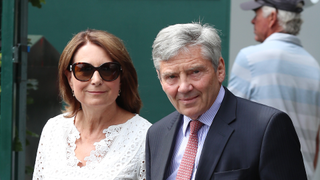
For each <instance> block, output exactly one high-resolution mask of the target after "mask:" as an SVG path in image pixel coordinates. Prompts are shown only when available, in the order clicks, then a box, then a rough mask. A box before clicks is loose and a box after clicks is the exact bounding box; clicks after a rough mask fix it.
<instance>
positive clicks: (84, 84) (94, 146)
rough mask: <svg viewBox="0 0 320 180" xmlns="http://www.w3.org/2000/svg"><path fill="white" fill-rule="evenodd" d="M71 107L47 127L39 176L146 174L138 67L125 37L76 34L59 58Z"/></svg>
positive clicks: (121, 176) (122, 176) (65, 96)
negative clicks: (123, 41) (133, 61)
mask: <svg viewBox="0 0 320 180" xmlns="http://www.w3.org/2000/svg"><path fill="white" fill-rule="evenodd" d="M59 88H60V94H61V97H62V99H63V101H64V102H65V103H66V106H65V112H64V113H63V114H60V115H58V116H56V117H54V118H51V119H49V121H48V122H47V123H46V125H45V127H44V128H43V131H42V133H41V138H40V142H39V147H38V152H37V158H36V163H35V168H34V174H33V179H34V180H39V179H68V180H71V179H77V180H78V179H90V180H92V179H96V180H98V179H99V180H100V179H106V180H111V179H112V180H113V179H131V180H138V179H139V180H143V179H145V175H146V174H145V135H146V132H147V130H148V128H149V126H150V125H151V124H150V123H149V122H148V121H147V120H146V119H144V118H142V117H141V116H139V115H138V113H139V111H140V108H141V105H142V103H141V99H140V96H139V94H138V80H137V73H136V71H135V69H134V66H133V63H132V61H131V58H130V56H129V54H128V52H127V50H126V48H125V47H124V44H123V43H122V41H121V40H120V39H119V38H117V37H115V36H114V35H112V34H110V33H108V32H105V31H100V30H92V29H88V30H86V31H83V32H80V33H78V34H77V35H75V36H74V37H73V38H72V39H71V41H70V42H69V43H68V44H67V46H66V47H65V49H64V50H63V52H62V54H61V57H60V61H59Z"/></svg>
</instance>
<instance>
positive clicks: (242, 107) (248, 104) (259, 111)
mask: <svg viewBox="0 0 320 180" xmlns="http://www.w3.org/2000/svg"><path fill="white" fill-rule="evenodd" d="M237 112H238V115H239V114H250V115H251V116H262V115H263V116H265V117H269V116H272V115H274V114H282V113H284V112H283V111H280V110H279V109H276V108H274V107H271V106H267V105H265V104H261V103H258V102H254V101H251V100H248V99H244V98H241V97H237ZM285 114H286V113H285Z"/></svg>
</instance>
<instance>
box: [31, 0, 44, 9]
mask: <svg viewBox="0 0 320 180" xmlns="http://www.w3.org/2000/svg"><path fill="white" fill-rule="evenodd" d="M29 2H31V4H32V6H35V7H38V8H41V7H42V4H45V3H46V0H29ZM41 3H42V4H41Z"/></svg>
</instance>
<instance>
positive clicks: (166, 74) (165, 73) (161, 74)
mask: <svg viewBox="0 0 320 180" xmlns="http://www.w3.org/2000/svg"><path fill="white" fill-rule="evenodd" d="M173 74H177V73H176V72H163V73H160V76H171V75H173Z"/></svg>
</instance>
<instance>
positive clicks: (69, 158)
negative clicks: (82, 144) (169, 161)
mask: <svg viewBox="0 0 320 180" xmlns="http://www.w3.org/2000/svg"><path fill="white" fill-rule="evenodd" d="M150 126H151V124H150V123H149V122H148V121H147V120H145V119H144V118H142V117H140V116H139V115H135V116H134V117H133V118H131V119H130V120H128V121H127V122H126V123H124V124H119V125H114V126H110V127H108V128H107V129H104V130H103V133H105V135H106V138H105V139H103V140H101V141H100V142H96V143H94V145H95V150H93V151H91V153H90V156H89V157H86V158H85V160H86V165H85V166H83V167H79V166H77V164H78V163H79V162H80V161H79V160H78V159H77V157H76V156H75V152H74V150H75V148H76V144H75V142H76V140H77V139H79V138H80V136H81V135H80V133H79V131H78V130H77V128H76V127H75V125H74V117H72V118H65V117H63V115H62V114H61V115H58V116H56V117H54V118H51V119H50V120H49V121H48V122H47V124H46V125H45V126H44V128H43V131H42V133H41V138H40V142H39V147H38V152H37V158H36V163H35V168H34V174H33V180H40V179H41V180H42V179H45V180H58V179H61V180H62V179H63V180H82V179H83V180H85V179H90V180H100V179H101V180H102V179H106V180H120V179H121V180H144V179H146V178H145V176H146V175H145V137H146V132H147V130H148V128H149V127H150Z"/></svg>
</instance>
